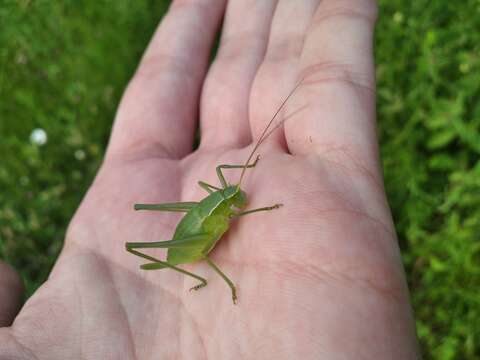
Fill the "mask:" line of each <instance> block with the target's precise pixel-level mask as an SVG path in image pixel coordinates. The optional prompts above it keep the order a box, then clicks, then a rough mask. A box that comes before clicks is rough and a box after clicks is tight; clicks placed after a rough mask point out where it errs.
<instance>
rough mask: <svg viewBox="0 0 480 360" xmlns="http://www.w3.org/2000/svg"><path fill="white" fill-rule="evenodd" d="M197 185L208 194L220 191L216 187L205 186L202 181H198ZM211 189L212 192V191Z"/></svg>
mask: <svg viewBox="0 0 480 360" xmlns="http://www.w3.org/2000/svg"><path fill="white" fill-rule="evenodd" d="M198 185H200V187H201V188H202V189H205V190H206V191H207V192H208V193H209V194H211V193H213V191H214V190H215V191H218V190H222V189H220V188H218V187H216V186H213V185H210V184H207V183H206V182H204V181H199V182H198ZM212 189H213V190H212Z"/></svg>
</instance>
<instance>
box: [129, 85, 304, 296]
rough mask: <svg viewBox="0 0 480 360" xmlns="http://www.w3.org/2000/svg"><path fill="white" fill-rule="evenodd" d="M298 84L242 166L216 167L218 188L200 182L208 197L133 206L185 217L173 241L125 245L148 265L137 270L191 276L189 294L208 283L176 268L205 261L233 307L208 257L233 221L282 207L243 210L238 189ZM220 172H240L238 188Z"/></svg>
mask: <svg viewBox="0 0 480 360" xmlns="http://www.w3.org/2000/svg"><path fill="white" fill-rule="evenodd" d="M300 83H301V81H300V82H299V83H298V84H297V85H296V86H295V88H294V89H293V90H292V91H291V93H290V94H289V95H288V96H287V98H285V100H284V101H283V103H282V104H281V106H280V107H279V108H278V110H277V112H276V113H275V115H274V116H273V117H272V119H271V120H270V122H269V123H268V125H267V126H266V127H265V129H264V131H263V133H262V135H261V136H260V138H259V140H258V142H257V143H256V145H255V147H254V148H253V150H252V152H251V153H250V155H249V157H248V159H247V161H246V162H245V164H244V165H219V166H217V176H218V179H219V180H220V184H221V186H222V187H221V188H219V187H216V186H213V185H210V184H207V183H205V182H203V181H199V182H198V184H199V185H200V187H202V188H203V189H205V190H206V191H207V192H208V193H209V195H208V196H207V197H206V198H204V199H203V200H201V201H200V202H178V203H166V204H135V206H134V208H135V210H157V211H174V212H186V215H185V216H184V217H183V218H182V219H181V220H180V222H179V223H178V225H177V227H176V229H175V233H174V235H173V239H172V240H168V241H157V242H127V243H126V244H125V245H126V249H127V251H128V252H130V253H132V254H134V255H137V256H140V257H141V258H143V259H146V260H148V261H150V262H149V263H147V264H143V265H141V266H140V268H141V269H143V270H157V269H165V268H170V269H173V270H176V271H178V272H180V273H182V274H185V275H188V276H191V277H192V278H195V279H197V280H199V281H200V283H199V284H198V285H196V286H194V287H192V288H191V289H190V290H198V289H200V288H202V287H204V286H206V285H207V280H206V279H204V278H202V277H201V276H198V275H196V274H193V273H191V272H189V271H186V270H184V269H181V268H179V267H177V265H179V264H187V263H192V262H195V261H198V260H205V261H206V262H207V263H208V265H210V267H212V268H213V270H214V271H215V272H216V273H218V275H220V276H221V277H222V278H223V280H225V282H226V283H227V284H228V286H229V287H230V289H231V291H232V300H233V303H234V304H235V303H236V300H237V294H236V288H235V285H234V284H233V282H232V281H231V280H230V279H229V278H228V276H227V275H225V274H224V273H223V271H222V270H220V269H219V267H218V266H217V265H215V263H214V262H213V261H212V259H210V258H209V257H208V254H209V253H210V251H211V250H212V249H213V248H214V247H215V244H216V243H217V242H218V241H219V240H220V239H221V238H222V236H223V235H224V234H225V233H226V232H227V231H228V229H229V227H230V221H231V220H232V219H234V218H236V217H239V216H243V215H247V214H251V213H255V212H259V211H270V210H273V209H278V208H279V207H280V206H282V204H275V205H272V206H267V207H262V208H258V209H251V210H244V209H245V207H246V204H247V194H246V193H245V191H243V190H242V189H241V188H240V185H241V183H242V179H243V176H244V175H245V170H246V169H249V168H254V167H255V166H256V165H257V163H258V160H259V156H257V158H256V159H255V161H254V162H253V163H251V164H249V162H250V160H251V159H252V157H253V155H254V153H255V151H256V150H257V149H258V147H259V146H260V144H261V143H262V142H263V141H264V140H265V139H267V138H268V137H269V136H270V134H271V133H272V132H273V131H275V129H277V128H278V127H279V126H280V125H281V124H282V123H283V122H284V121H285V120H286V118H284V119H283V121H282V122H280V123H279V124H278V125H276V126H275V127H274V128H273V129H272V130H271V131H270V132H269V133H267V130H268V129H269V128H270V126H271V125H272V123H273V121H274V119H275V118H276V116H277V115H278V113H279V112H280V110H281V109H282V108H283V106H284V105H285V103H286V102H287V100H288V99H289V98H290V96H292V94H293V93H294V92H295V90H296V89H297V88H298V86H299V85H300ZM223 169H243V170H242V173H241V175H240V179H239V181H238V184H236V185H230V184H228V183H227V181H226V180H225V177H224V176H223V173H222V170H223ZM144 248H167V249H168V253H167V259H166V261H161V260H158V259H156V258H154V257H152V256H149V255H147V254H144V253H142V252H140V251H138V250H136V249H144Z"/></svg>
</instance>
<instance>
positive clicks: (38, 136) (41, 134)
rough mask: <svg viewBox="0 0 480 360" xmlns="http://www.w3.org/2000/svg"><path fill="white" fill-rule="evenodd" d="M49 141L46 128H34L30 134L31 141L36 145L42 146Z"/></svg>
mask: <svg viewBox="0 0 480 360" xmlns="http://www.w3.org/2000/svg"><path fill="white" fill-rule="evenodd" d="M47 141H48V136H47V133H46V132H45V130H43V129H40V128H38V129H33V131H32V133H31V134H30V142H31V143H32V144H34V145H38V146H42V145H45V144H46V143H47Z"/></svg>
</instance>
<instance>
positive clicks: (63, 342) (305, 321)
mask: <svg viewBox="0 0 480 360" xmlns="http://www.w3.org/2000/svg"><path fill="white" fill-rule="evenodd" d="M225 6H226V5H225V4H223V3H222V2H221V1H217V0H215V1H198V2H195V1H186V2H185V1H183V2H178V5H177V4H175V3H174V5H173V6H172V8H171V9H170V12H169V14H168V15H167V17H166V18H165V19H164V21H163V22H162V25H161V26H160V27H159V30H158V31H157V33H156V35H155V37H154V39H153V40H152V43H151V45H150V47H149V49H148V50H147V52H146V54H145V56H144V58H143V60H142V64H141V65H140V67H139V69H138V71H137V73H136V75H135V77H134V78H133V80H132V81H131V83H130V85H129V87H128V89H127V91H126V93H125V96H124V98H123V100H122V103H121V105H120V108H119V111H118V114H117V118H116V121H115V126H114V130H113V133H112V138H111V142H110V145H109V149H108V152H107V155H106V159H105V162H104V164H103V166H102V168H101V170H100V171H99V174H98V175H97V177H96V179H95V182H94V184H93V185H92V187H91V189H90V190H89V192H88V194H87V196H86V197H85V199H84V201H83V202H82V204H81V206H80V208H79V210H78V211H77V213H76V215H75V217H74V219H73V220H72V222H71V224H70V227H69V231H68V236H67V239H66V241H65V247H64V249H63V251H62V254H61V256H60V258H59V259H58V261H57V263H56V265H55V268H54V270H53V271H52V274H51V276H50V278H49V280H48V281H47V282H46V283H45V284H44V285H43V286H42V287H41V288H40V289H39V291H38V292H37V293H36V294H35V295H34V296H33V297H32V298H31V299H30V300H29V301H28V302H27V304H26V305H25V306H24V308H23V309H22V311H21V312H20V314H19V315H18V316H17V318H16V320H15V322H14V324H13V326H12V327H11V328H3V329H1V330H0V358H1V359H4V358H5V359H7V358H9V359H10V358H13V357H14V356H17V357H16V358H19V359H35V358H36V359H80V358H85V359H133V358H138V359H170V358H182V359H206V358H209V359H241V358H248V359H270V358H275V359H350V358H351V359H361V358H365V359H412V358H415V356H416V355H415V354H416V345H415V335H414V329H413V321H412V317H411V314H410V307H409V301H408V290H407V288H406V285H405V279H404V275H403V269H402V265H401V261H400V256H399V251H398V247H397V244H396V238H395V234H394V229H393V226H392V222H391V218H390V213H389V209H388V205H387V203H386V200H385V195H384V191H383V184H382V177H381V173H380V171H379V165H378V159H377V147H376V135H375V110H374V109H375V105H374V80H373V78H374V76H373V61H372V44H371V41H372V32H373V25H374V20H375V11H376V10H375V5H374V4H373V3H372V1H368V0H362V1H359V0H350V1H348V0H342V1H339V0H324V1H322V2H320V1H314V0H311V1H303V2H292V1H278V2H277V1H258V2H252V3H251V4H247V2H245V1H243V0H241V1H231V2H229V3H228V6H226V10H225ZM224 11H226V13H225V14H226V15H225V19H224V29H223V34H222V41H221V44H220V48H219V51H218V54H217V57H216V60H215V62H214V64H213V65H212V67H211V68H210V71H209V74H208V76H207V77H206V78H205V69H206V67H207V62H208V55H209V51H210V46H211V43H212V41H213V38H214V35H215V31H216V28H217V26H218V23H219V22H220V20H221V16H222V15H223V13H224ZM300 78H304V79H305V80H304V81H303V82H302V85H301V86H300V88H299V89H298V91H297V92H296V93H295V94H294V96H293V97H292V99H291V101H289V102H288V104H287V106H286V107H285V109H284V110H283V111H282V113H281V115H280V117H282V116H283V117H285V116H288V115H289V114H292V113H293V116H291V117H290V118H289V119H288V121H286V122H285V124H284V127H283V128H282V129H279V130H277V131H276V132H274V133H273V135H272V136H271V137H270V138H269V139H268V141H267V142H265V144H264V146H262V147H261V148H260V151H259V153H260V155H261V159H260V161H259V163H258V165H257V166H256V168H254V169H251V170H247V174H246V180H245V182H244V185H243V188H244V190H245V191H246V192H247V195H248V197H249V205H248V208H255V207H261V206H268V205H272V204H274V203H283V204H284V207H282V208H280V209H278V210H274V211H270V212H264V213H258V214H251V215H247V216H245V217H242V218H240V219H237V220H234V221H233V222H232V227H231V229H230V231H229V232H228V234H227V236H225V237H224V238H223V239H222V240H221V241H220V242H219V243H218V244H217V246H216V247H215V249H214V250H213V252H212V253H211V255H212V258H213V259H214V260H215V261H216V263H217V264H218V265H219V266H220V268H221V269H222V270H223V271H224V272H225V273H226V274H228V275H229V277H230V278H231V279H232V280H233V281H234V282H235V284H236V286H237V289H238V297H239V303H238V305H233V304H232V301H231V297H230V290H229V288H228V287H227V285H226V284H225V283H224V282H223V280H222V279H221V278H220V277H218V275H217V274H215V273H214V272H213V271H212V270H211V269H210V268H209V267H208V266H207V265H206V264H202V263H195V264H188V265H182V266H181V267H184V268H185V269H187V270H189V271H192V272H194V273H196V274H199V275H201V276H202V277H205V278H207V279H208V281H209V284H208V286H207V287H206V288H203V289H201V290H199V291H198V292H189V291H188V289H189V288H190V287H192V286H193V285H195V284H196V282H195V281H194V280H193V279H191V278H190V277H185V276H183V275H181V274H179V273H177V272H174V271H171V270H169V269H165V270H159V271H143V270H140V269H139V265H140V264H142V263H143V261H142V260H141V259H140V258H138V257H135V256H133V255H131V254H128V253H127V252H126V251H125V242H127V241H160V240H168V239H171V236H172V234H173V232H174V229H175V225H176V224H177V222H178V220H179V218H180V216H181V214H177V213H163V212H162V213H159V212H134V211H133V204H134V203H136V202H143V203H164V202H176V201H198V200H200V199H201V198H203V197H204V196H206V193H205V191H204V190H203V189H201V188H200V187H198V185H197V182H198V181H199V180H203V181H206V182H208V183H211V184H218V179H216V175H215V166H217V165H219V164H239V163H244V162H245V160H246V158H247V157H248V155H249V153H250V151H251V150H252V148H253V143H254V141H255V140H256V139H258V137H259V134H260V132H261V131H262V130H263V128H264V127H265V125H266V123H267V122H268V121H269V120H270V118H271V116H272V115H273V113H274V112H275V110H276V109H277V108H278V106H279V105H280V103H281V102H282V100H283V99H284V98H285V96H286V95H287V94H288V93H289V91H290V90H291V89H292V88H293V87H294V86H295V84H296V83H297V81H298V80H299V79H300ZM199 107H200V126H201V133H202V140H201V144H200V146H199V148H198V149H197V150H195V151H194V152H191V149H192V143H193V138H194V132H195V128H196V126H197V123H196V120H195V118H196V117H197V115H196V114H197V109H198V108H199ZM300 108H301V109H303V110H301V111H297V112H296V110H297V109H300ZM225 173H226V175H227V179H228V180H230V182H231V183H236V182H237V181H238V177H239V171H237V170H226V171H225ZM149 253H150V254H152V255H154V256H158V257H161V258H163V257H164V256H165V253H164V251H162V250H151V251H150V252H149Z"/></svg>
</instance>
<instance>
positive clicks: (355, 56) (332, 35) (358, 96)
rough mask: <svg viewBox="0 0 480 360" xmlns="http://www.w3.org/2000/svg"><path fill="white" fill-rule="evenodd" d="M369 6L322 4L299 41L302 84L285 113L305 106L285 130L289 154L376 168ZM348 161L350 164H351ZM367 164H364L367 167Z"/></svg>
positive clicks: (365, 2)
mask: <svg viewBox="0 0 480 360" xmlns="http://www.w3.org/2000/svg"><path fill="white" fill-rule="evenodd" d="M376 14H377V7H376V3H375V2H374V1H373V0H324V1H322V2H321V3H320V5H319V7H318V9H317V11H316V13H315V16H314V18H313V20H312V23H311V26H310V30H309V32H308V35H307V37H306V39H305V45H304V49H303V53H302V57H301V63H300V68H301V74H302V76H305V82H304V84H303V86H302V87H301V89H300V91H299V94H298V96H297V97H295V98H294V99H293V100H292V104H291V107H298V106H300V105H304V104H305V103H308V109H307V110H306V111H304V112H302V114H301V116H299V117H298V118H297V119H293V121H290V122H288V123H286V124H285V132H286V137H287V141H288V147H289V150H290V151H291V152H292V153H293V154H310V153H317V154H322V155H324V156H326V155H325V154H326V153H335V154H342V156H344V155H346V156H345V159H344V160H345V161H351V160H352V158H356V159H357V160H358V161H361V162H362V163H363V164H364V165H365V166H369V167H371V166H373V168H376V161H377V160H376V159H377V148H376V142H377V139H376V131H375V90H374V89H375V81H374V64H373V46H372V43H373V30H374V24H375V19H376ZM357 160H354V161H357ZM367 162H370V163H369V164H367Z"/></svg>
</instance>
